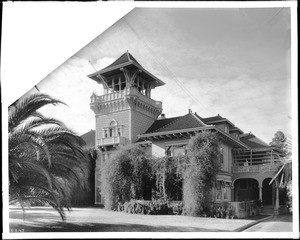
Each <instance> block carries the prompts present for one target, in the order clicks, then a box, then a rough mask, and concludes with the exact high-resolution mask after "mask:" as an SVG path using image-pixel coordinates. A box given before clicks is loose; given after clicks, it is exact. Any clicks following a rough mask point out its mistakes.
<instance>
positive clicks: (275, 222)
mask: <svg viewBox="0 0 300 240" xmlns="http://www.w3.org/2000/svg"><path fill="white" fill-rule="evenodd" d="M292 231H293V219H292V215H279V216H277V217H276V216H274V217H272V218H270V219H268V220H265V221H263V222H260V223H258V224H256V225H254V226H252V227H250V228H248V229H246V230H245V231H244V232H292Z"/></svg>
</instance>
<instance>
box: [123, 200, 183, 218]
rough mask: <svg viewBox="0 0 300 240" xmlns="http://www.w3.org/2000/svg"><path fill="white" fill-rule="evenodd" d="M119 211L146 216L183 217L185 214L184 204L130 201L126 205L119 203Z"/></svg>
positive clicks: (158, 201) (176, 202) (179, 202)
mask: <svg viewBox="0 0 300 240" xmlns="http://www.w3.org/2000/svg"><path fill="white" fill-rule="evenodd" d="M117 211H122V212H126V213H132V214H146V215H181V214H182V213H183V202H181V201H161V200H156V201H144V200H130V201H128V202H125V203H124V204H122V203H121V202H119V203H118V208H117Z"/></svg>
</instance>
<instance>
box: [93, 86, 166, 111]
mask: <svg viewBox="0 0 300 240" xmlns="http://www.w3.org/2000/svg"><path fill="white" fill-rule="evenodd" d="M127 96H128V97H129V96H134V97H137V98H138V99H139V100H140V101H142V102H144V103H145V104H148V105H151V106H155V107H156V108H158V109H162V102H160V101H155V100H153V99H151V98H150V97H148V96H146V95H143V94H141V93H140V92H139V91H138V90H137V89H136V88H135V87H127V88H124V89H123V90H120V91H114V92H111V93H107V94H104V95H101V96H97V95H96V94H93V95H92V96H91V105H92V104H97V103H108V102H111V101H115V100H118V99H124V98H125V97H127Z"/></svg>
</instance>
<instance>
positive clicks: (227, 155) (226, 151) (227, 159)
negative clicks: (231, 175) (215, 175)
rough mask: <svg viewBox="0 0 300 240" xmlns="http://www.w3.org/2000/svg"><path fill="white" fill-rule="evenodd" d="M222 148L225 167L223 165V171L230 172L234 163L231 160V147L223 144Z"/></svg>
mask: <svg viewBox="0 0 300 240" xmlns="http://www.w3.org/2000/svg"><path fill="white" fill-rule="evenodd" d="M220 147H222V148H223V165H221V170H222V171H226V172H229V171H230V167H229V166H230V164H231V163H230V162H231V161H232V159H231V158H230V156H231V154H230V152H231V151H230V147H229V146H228V145H226V144H225V143H223V142H222V143H221V144H220Z"/></svg>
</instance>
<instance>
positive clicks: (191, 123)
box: [145, 112, 206, 134]
mask: <svg viewBox="0 0 300 240" xmlns="http://www.w3.org/2000/svg"><path fill="white" fill-rule="evenodd" d="M204 126H206V124H205V123H203V122H202V121H201V120H200V119H199V118H197V117H196V116H195V115H194V114H193V113H192V112H189V113H188V114H187V115H184V116H180V117H173V118H165V119H159V120H156V121H155V122H154V123H153V124H152V125H151V126H150V128H149V129H148V130H147V131H146V132H145V133H146V134H147V133H157V132H166V131H174V130H181V129H189V128H197V127H204Z"/></svg>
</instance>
